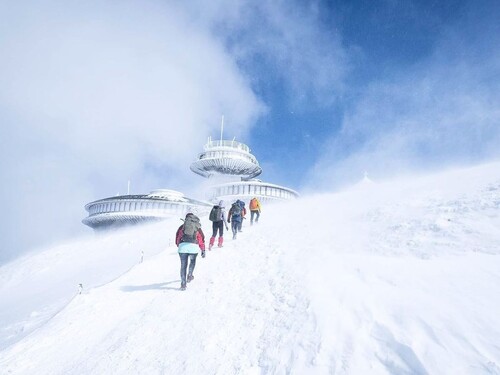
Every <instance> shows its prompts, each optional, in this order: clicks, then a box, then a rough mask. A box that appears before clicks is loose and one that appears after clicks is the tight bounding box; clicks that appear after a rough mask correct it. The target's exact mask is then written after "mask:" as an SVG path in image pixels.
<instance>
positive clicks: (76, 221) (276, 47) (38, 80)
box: [0, 0, 500, 259]
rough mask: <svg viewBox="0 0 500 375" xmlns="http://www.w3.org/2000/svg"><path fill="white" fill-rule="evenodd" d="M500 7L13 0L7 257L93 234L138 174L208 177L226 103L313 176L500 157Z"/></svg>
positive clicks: (6, 43)
mask: <svg viewBox="0 0 500 375" xmlns="http://www.w3.org/2000/svg"><path fill="white" fill-rule="evenodd" d="M498 19H500V4H499V2H498V1H493V0H491V1H489V0H484V1H483V0H480V1H454V2H446V1H395V0H387V1H279V0H276V1H260V2H255V1H251V0H238V1H229V0H213V1H210V2H206V1H201V0H193V1H185V2H178V1H159V0H156V1H124V2H119V3H118V2H111V1H87V2H83V3H82V2H68V1H45V2H22V3H19V2H14V1H10V2H9V1H5V2H2V3H0V56H2V58H1V59H0V82H1V85H0V124H1V127H0V143H1V144H0V146H1V147H0V157H1V160H2V164H1V167H0V178H1V181H2V185H1V187H0V196H2V202H1V203H2V207H4V210H5V212H7V213H8V215H5V216H4V218H2V219H1V220H2V222H1V223H0V228H1V229H0V230H1V233H0V235H1V236H2V238H4V243H3V244H2V246H3V249H1V252H0V259H2V257H3V258H8V257H11V256H13V255H15V254H19V253H21V252H23V251H26V250H28V249H30V248H34V247H37V246H43V245H45V244H48V243H51V242H53V241H57V240H60V239H63V238H67V237H69V236H73V235H75V234H81V233H86V232H85V231H86V228H85V227H83V225H82V224H81V223H80V220H81V219H82V218H83V217H84V216H85V211H84V210H83V205H84V204H85V203H87V202H89V201H92V200H95V199H98V198H102V197H107V196H111V195H115V194H117V193H122V194H123V193H125V192H126V188H127V181H128V180H129V179H130V180H131V181H132V192H136V193H145V192H148V191H150V190H152V189H155V188H171V189H176V190H181V191H183V192H185V193H186V194H188V195H192V196H196V195H198V194H200V185H201V183H200V177H199V176H196V175H194V174H193V173H191V172H190V171H189V164H190V163H191V161H192V160H193V158H195V157H196V155H197V153H198V152H200V151H201V149H202V146H203V144H204V142H205V141H206V139H207V137H208V136H209V135H211V136H212V137H218V134H219V127H220V119H221V116H222V115H224V116H225V135H226V136H227V137H228V138H232V137H233V136H235V137H236V138H237V139H238V140H240V141H242V142H244V143H247V144H248V145H249V146H250V147H251V148H252V151H253V153H254V154H255V155H256V156H257V158H258V159H259V161H260V163H261V165H262V167H263V169H264V173H263V174H262V176H261V177H262V179H263V180H266V181H269V182H273V183H277V184H282V185H286V186H289V187H292V188H294V189H297V190H299V191H300V192H302V193H309V192H311V191H317V190H320V191H334V190H337V189H341V188H342V187H344V186H346V185H349V184H352V183H355V182H357V181H359V180H360V179H361V178H362V176H363V173H364V172H365V171H367V172H368V173H369V175H370V177H371V178H372V179H374V180H382V179H384V178H388V177H392V176H396V175H399V174H401V173H408V172H409V171H419V172H421V171H429V170H436V169H442V168H448V167H452V166H460V165H471V164H477V163H481V162H485V161H488V160H491V159H497V158H498V157H499V156H500V151H499V150H500V126H499V121H500V111H499V103H500V52H499V48H498V45H500V40H499V39H500V30H499V23H498ZM11 197H18V199H11ZM62 207H64V208H62Z"/></svg>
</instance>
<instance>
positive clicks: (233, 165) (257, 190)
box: [191, 138, 299, 202]
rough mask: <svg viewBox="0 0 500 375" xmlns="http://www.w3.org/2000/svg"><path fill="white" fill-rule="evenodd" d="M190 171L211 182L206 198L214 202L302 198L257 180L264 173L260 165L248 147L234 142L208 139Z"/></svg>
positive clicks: (281, 187) (285, 189) (291, 191)
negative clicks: (255, 198)
mask: <svg viewBox="0 0 500 375" xmlns="http://www.w3.org/2000/svg"><path fill="white" fill-rule="evenodd" d="M191 170H192V171H193V172H194V173H196V174H199V175H200V176H203V177H207V178H208V179H209V181H210V182H212V184H211V186H210V187H209V188H208V191H207V196H206V199H207V200H209V201H211V202H218V201H219V200H223V201H226V202H233V201H235V200H236V199H240V200H242V201H249V200H250V199H252V198H253V197H257V198H258V199H259V200H260V201H261V202H271V201H283V200H290V199H294V198H297V197H298V195H299V194H298V193H297V192H296V191H294V190H292V189H289V188H286V187H283V186H279V185H275V184H270V183H265V182H262V181H261V180H258V179H256V178H255V177H257V176H258V175H260V174H261V173H262V168H261V167H260V165H259V162H258V161H257V159H256V158H255V156H254V155H252V154H251V153H250V148H249V147H248V146H247V145H245V144H243V143H241V142H237V141H235V140H232V141H228V140H222V139H221V140H217V141H213V140H212V139H211V138H209V139H208V142H207V144H206V145H205V147H204V150H203V152H202V153H201V154H199V155H198V159H197V160H196V161H194V162H193V163H192V164H191Z"/></svg>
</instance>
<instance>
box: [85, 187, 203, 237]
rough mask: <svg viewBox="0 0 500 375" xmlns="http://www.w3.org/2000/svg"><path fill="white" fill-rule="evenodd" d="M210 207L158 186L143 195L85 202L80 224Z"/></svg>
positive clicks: (106, 224) (98, 225) (149, 218)
mask: <svg viewBox="0 0 500 375" xmlns="http://www.w3.org/2000/svg"><path fill="white" fill-rule="evenodd" d="M208 207H211V205H210V204H208V203H207V202H201V201H197V200H194V199H190V198H186V197H185V196H184V195H183V194H182V193H180V192H178V191H175V190H167V189H158V190H153V191H152V192H151V193H149V194H145V195H119V196H116V197H111V198H104V199H100V200H97V201H95V202H91V203H88V204H86V205H85V209H86V210H87V211H88V213H89V216H88V217H86V218H85V219H83V220H82V222H83V224H85V225H88V226H89V227H91V228H94V229H108V228H112V227H119V226H123V225H126V224H138V223H143V222H153V221H159V220H163V219H166V218H168V217H172V216H173V215H178V216H180V217H183V216H184V215H186V213H188V212H194V213H197V212H200V210H202V209H203V208H205V209H206V208H208Z"/></svg>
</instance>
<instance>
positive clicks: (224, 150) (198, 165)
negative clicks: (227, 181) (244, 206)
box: [190, 138, 262, 180]
mask: <svg viewBox="0 0 500 375" xmlns="http://www.w3.org/2000/svg"><path fill="white" fill-rule="evenodd" d="M190 168H191V170H192V171H193V172H194V173H196V174H199V175H200V176H203V177H213V176H224V177H228V176H233V177H236V178H241V179H243V180H247V179H250V178H254V177H256V176H258V175H260V174H261V173H262V168H261V167H260V165H259V162H258V161H257V159H256V158H255V156H253V155H252V154H251V153H250V148H249V147H248V146H247V145H245V144H243V143H241V142H237V141H235V140H232V141H229V140H217V141H212V140H211V139H210V138H209V139H208V142H207V143H206V144H205V147H204V152H202V153H201V154H199V155H198V159H197V160H196V161H194V162H193V163H192V164H191V167H190Z"/></svg>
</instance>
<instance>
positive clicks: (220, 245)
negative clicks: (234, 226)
mask: <svg viewBox="0 0 500 375" xmlns="http://www.w3.org/2000/svg"><path fill="white" fill-rule="evenodd" d="M223 242H224V237H219V241H218V242H217V247H222V243H223Z"/></svg>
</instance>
